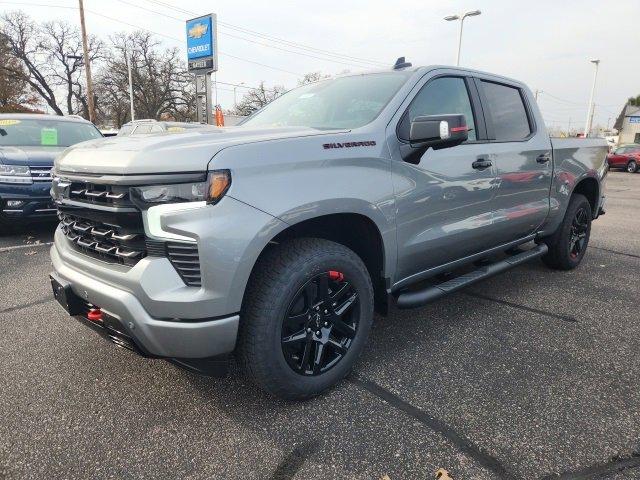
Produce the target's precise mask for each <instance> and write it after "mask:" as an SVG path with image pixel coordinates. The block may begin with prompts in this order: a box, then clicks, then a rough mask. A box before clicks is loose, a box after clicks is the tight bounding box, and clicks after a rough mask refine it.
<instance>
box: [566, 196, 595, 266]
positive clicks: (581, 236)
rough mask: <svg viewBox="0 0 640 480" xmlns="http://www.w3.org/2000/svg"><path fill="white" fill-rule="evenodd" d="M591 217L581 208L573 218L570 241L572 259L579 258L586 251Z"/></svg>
mask: <svg viewBox="0 0 640 480" xmlns="http://www.w3.org/2000/svg"><path fill="white" fill-rule="evenodd" d="M589 215H590V213H589V212H588V211H587V209H586V208H579V209H578V210H577V211H576V213H575V215H574V217H573V222H572V224H571V232H570V239H569V255H570V256H571V258H578V257H579V256H580V254H581V253H582V252H583V251H584V249H585V245H586V243H587V230H588V228H589Z"/></svg>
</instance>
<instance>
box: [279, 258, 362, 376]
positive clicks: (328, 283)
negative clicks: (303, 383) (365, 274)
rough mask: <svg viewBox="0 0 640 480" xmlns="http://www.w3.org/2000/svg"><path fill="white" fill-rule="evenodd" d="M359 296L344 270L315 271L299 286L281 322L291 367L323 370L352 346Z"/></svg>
mask: <svg viewBox="0 0 640 480" xmlns="http://www.w3.org/2000/svg"><path fill="white" fill-rule="evenodd" d="M359 317H360V314H359V298H358V293H357V291H356V290H355V288H354V287H353V285H352V283H351V282H350V281H349V279H348V278H346V277H345V275H344V274H343V273H342V272H338V271H335V270H330V271H326V272H322V273H320V274H317V275H315V276H314V277H312V278H311V279H309V280H308V281H307V282H306V283H305V284H304V285H303V286H302V288H300V290H298V292H297V293H296V295H295V296H294V298H293V300H292V302H291V304H290V305H289V308H288V310H287V313H286V316H285V318H284V320H283V324H282V333H281V338H282V339H281V343H282V353H283V354H284V358H285V360H286V362H287V364H288V365H289V367H291V369H292V370H293V371H294V372H296V373H298V374H300V375H305V376H316V375H320V374H323V373H325V372H327V371H328V370H330V369H331V368H333V367H334V366H335V365H337V364H338V363H339V362H340V360H342V359H343V358H344V356H345V354H346V353H347V351H348V350H349V348H350V347H351V345H352V343H353V339H354V337H355V336H356V332H357V329H358V318H359Z"/></svg>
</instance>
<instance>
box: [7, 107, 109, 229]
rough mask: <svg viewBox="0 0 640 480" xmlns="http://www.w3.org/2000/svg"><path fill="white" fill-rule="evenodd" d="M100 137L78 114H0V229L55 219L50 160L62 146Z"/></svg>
mask: <svg viewBox="0 0 640 480" xmlns="http://www.w3.org/2000/svg"><path fill="white" fill-rule="evenodd" d="M101 136H102V135H101V134H100V132H99V131H98V129H97V128H96V127H95V126H94V125H93V124H92V123H90V122H87V121H86V120H83V119H82V118H81V117H76V116H70V117H59V116H55V115H38V114H0V229H1V228H6V225H8V224H9V223H15V222H27V221H35V220H42V219H55V218H56V217H55V215H56V208H55V205H53V203H52V201H51V196H50V195H49V190H50V189H51V174H50V172H51V168H52V167H53V160H54V159H55V157H56V156H58V155H59V154H60V153H62V151H63V150H64V149H65V148H66V147H69V146H71V145H74V144H76V143H79V142H84V141H86V140H92V139H96V138H100V137H101Z"/></svg>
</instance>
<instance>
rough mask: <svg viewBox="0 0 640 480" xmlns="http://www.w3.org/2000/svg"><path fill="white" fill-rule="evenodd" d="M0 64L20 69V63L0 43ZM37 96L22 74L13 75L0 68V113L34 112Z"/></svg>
mask: <svg viewBox="0 0 640 480" xmlns="http://www.w3.org/2000/svg"><path fill="white" fill-rule="evenodd" d="M0 65H6V66H8V67H9V68H11V69H12V70H20V69H21V68H22V65H21V64H20V62H18V60H16V59H15V58H13V57H12V56H11V54H10V53H9V51H8V49H7V48H6V47H5V46H3V45H0ZM37 103H38V98H37V97H36V96H35V95H34V94H33V92H32V91H31V89H30V88H29V85H28V84H27V82H26V81H25V80H24V76H20V77H14V76H12V75H10V74H8V73H7V71H6V70H5V69H0V113H14V112H34V111H37V109H36V108H35V107H36V105H37Z"/></svg>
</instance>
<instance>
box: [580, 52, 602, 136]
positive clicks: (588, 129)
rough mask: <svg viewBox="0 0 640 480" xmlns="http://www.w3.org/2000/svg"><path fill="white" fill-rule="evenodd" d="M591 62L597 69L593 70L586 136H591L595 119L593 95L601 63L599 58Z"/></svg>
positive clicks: (585, 128)
mask: <svg viewBox="0 0 640 480" xmlns="http://www.w3.org/2000/svg"><path fill="white" fill-rule="evenodd" d="M591 63H593V64H594V65H595V67H596V68H595V70H594V71H593V84H592V85H591V95H590V97H589V105H587V123H586V125H585V127H584V136H585V138H586V137H588V136H589V132H591V122H592V121H593V110H594V107H595V105H594V104H593V97H594V95H595V93H596V79H597V78H598V65H600V60H599V59H597V58H596V59H593V60H591Z"/></svg>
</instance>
